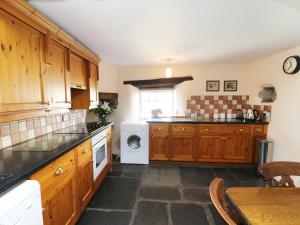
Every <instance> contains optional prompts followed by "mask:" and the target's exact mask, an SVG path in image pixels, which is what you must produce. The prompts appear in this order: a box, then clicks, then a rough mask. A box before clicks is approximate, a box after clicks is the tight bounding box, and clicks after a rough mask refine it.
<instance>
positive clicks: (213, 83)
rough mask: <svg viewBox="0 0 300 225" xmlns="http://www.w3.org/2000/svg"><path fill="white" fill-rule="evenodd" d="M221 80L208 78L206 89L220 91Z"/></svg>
mask: <svg viewBox="0 0 300 225" xmlns="http://www.w3.org/2000/svg"><path fill="white" fill-rule="evenodd" d="M219 90H220V81H219V80H207V81H206V91H219Z"/></svg>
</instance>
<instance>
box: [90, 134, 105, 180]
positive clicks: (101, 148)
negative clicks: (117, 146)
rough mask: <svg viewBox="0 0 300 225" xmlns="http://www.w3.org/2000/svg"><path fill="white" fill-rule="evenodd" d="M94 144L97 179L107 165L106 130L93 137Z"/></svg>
mask: <svg viewBox="0 0 300 225" xmlns="http://www.w3.org/2000/svg"><path fill="white" fill-rule="evenodd" d="M92 145H93V177H94V181H95V180H96V179H97V177H98V176H99V174H100V173H101V171H102V170H103V169H104V167H105V166H106V165H107V143H106V130H104V131H102V132H100V133H99V134H96V135H95V136H94V137H92Z"/></svg>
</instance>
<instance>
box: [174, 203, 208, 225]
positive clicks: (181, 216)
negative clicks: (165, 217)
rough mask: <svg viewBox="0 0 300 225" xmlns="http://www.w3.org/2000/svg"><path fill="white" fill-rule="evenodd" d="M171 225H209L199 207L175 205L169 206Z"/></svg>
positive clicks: (202, 210)
mask: <svg viewBox="0 0 300 225" xmlns="http://www.w3.org/2000/svg"><path fill="white" fill-rule="evenodd" d="M171 217H172V221H173V225H199V224H201V225H209V222H208V220H207V216H206V213H205V211H204V209H203V208H202V207H201V206H200V205H194V204H181V203H176V204H172V205H171Z"/></svg>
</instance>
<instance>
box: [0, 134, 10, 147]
mask: <svg viewBox="0 0 300 225" xmlns="http://www.w3.org/2000/svg"><path fill="white" fill-rule="evenodd" d="M11 144H12V143H11V136H10V135H8V136H5V137H1V145H2V148H6V147H9V146H11Z"/></svg>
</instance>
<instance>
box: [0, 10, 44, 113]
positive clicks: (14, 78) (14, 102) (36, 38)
mask: <svg viewBox="0 0 300 225" xmlns="http://www.w3.org/2000/svg"><path fill="white" fill-rule="evenodd" d="M0 31H1V32H0V43H1V44H0V45H1V46H0V75H1V76H0V113H3V112H14V111H23V110H35V109H43V108H48V106H47V104H45V102H46V100H45V96H44V92H43V90H44V76H45V74H46V70H45V67H44V66H45V65H44V49H43V46H44V36H43V34H42V33H40V32H39V31H37V30H35V29H33V28H32V27H30V26H28V25H27V24H25V23H23V22H21V21H20V20H18V19H16V18H14V17H13V16H11V15H9V14H7V13H5V12H4V11H2V10H1V9H0Z"/></svg>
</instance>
